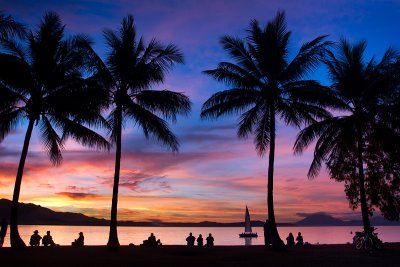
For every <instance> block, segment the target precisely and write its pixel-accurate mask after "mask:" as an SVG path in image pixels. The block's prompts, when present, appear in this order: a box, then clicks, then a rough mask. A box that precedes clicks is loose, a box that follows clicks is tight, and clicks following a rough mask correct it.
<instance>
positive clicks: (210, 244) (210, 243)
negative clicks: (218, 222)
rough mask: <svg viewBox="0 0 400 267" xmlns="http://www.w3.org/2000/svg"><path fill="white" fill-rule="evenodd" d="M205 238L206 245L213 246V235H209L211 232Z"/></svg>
mask: <svg viewBox="0 0 400 267" xmlns="http://www.w3.org/2000/svg"><path fill="white" fill-rule="evenodd" d="M206 240H207V243H206V246H207V247H212V246H214V237H213V236H212V235H211V233H209V234H208V236H207V238H206Z"/></svg>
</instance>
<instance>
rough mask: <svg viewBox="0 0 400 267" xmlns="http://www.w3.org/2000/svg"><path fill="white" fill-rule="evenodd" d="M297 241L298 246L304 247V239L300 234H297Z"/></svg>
mask: <svg viewBox="0 0 400 267" xmlns="http://www.w3.org/2000/svg"><path fill="white" fill-rule="evenodd" d="M296 241H297V243H296V246H302V245H304V241H303V237H302V235H301V233H300V232H299V233H298V234H297V237H296Z"/></svg>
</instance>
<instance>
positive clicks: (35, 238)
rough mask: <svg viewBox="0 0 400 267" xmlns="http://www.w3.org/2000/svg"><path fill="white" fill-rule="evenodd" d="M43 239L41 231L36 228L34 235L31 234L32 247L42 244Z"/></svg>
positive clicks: (30, 242)
mask: <svg viewBox="0 0 400 267" xmlns="http://www.w3.org/2000/svg"><path fill="white" fill-rule="evenodd" d="M41 239H42V237H41V236H40V235H39V231H38V230H35V231H34V232H33V235H31V240H30V241H29V245H31V246H32V247H38V246H40V240H41Z"/></svg>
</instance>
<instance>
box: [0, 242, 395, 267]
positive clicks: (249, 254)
mask: <svg viewBox="0 0 400 267" xmlns="http://www.w3.org/2000/svg"><path fill="white" fill-rule="evenodd" d="M0 259H1V266H2V267H12V266H31V267H32V266H41V267H47V266H57V267H63V266H84V267H90V266H96V267H101V266H110V267H111V266H113V267H129V266H140V267H146V266H162V267H167V266H171V267H172V266H187V267H197V266H224V267H225V266H226V267H228V266H229V267H234V266H241V267H242V266H249V267H250V266H252V267H254V266H280V267H285V266H287V267H289V266H290V267H294V266H296V267H300V266H304V267H306V266H307V267H313V266H318V267H321V266H340V267H347V266H352V267H354V266H363V267H368V266H371V267H372V266H374V267H379V266H384V267H390V266H400V243H386V244H385V249H384V250H383V251H374V252H373V253H372V254H370V255H368V254H367V253H365V252H364V251H363V250H360V251H359V250H356V249H355V248H354V246H352V245H350V244H341V245H306V246H303V247H290V248H288V250H287V251H286V252H276V251H272V250H271V249H267V248H265V247H264V246H216V247H211V248H209V247H187V246H170V245H168V246H161V247H154V248H149V247H140V246H134V247H129V246H121V247H120V249H119V250H118V251H115V252H112V251H108V250H107V248H106V247H105V246H85V247H70V246H59V247H34V248H32V247H29V248H27V249H26V250H23V251H13V250H11V249H10V248H1V249H0Z"/></svg>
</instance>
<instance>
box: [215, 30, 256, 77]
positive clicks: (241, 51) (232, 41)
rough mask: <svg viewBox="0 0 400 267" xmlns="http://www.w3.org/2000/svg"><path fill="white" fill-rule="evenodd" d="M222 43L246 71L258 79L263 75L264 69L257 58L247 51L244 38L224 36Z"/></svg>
mask: <svg viewBox="0 0 400 267" xmlns="http://www.w3.org/2000/svg"><path fill="white" fill-rule="evenodd" d="M220 43H221V44H222V46H223V48H224V49H225V50H226V51H227V52H228V53H229V54H230V55H231V57H232V58H233V59H234V60H235V62H236V63H237V65H238V66H240V67H241V68H242V69H243V70H244V71H245V72H247V73H249V74H251V76H253V77H256V78H258V79H259V78H261V77H262V76H263V75H262V71H261V70H260V69H258V66H257V64H256V62H255V58H254V57H252V55H251V54H250V53H249V51H247V49H246V46H245V44H244V42H243V40H241V39H238V38H234V37H231V36H224V37H222V38H221V40H220Z"/></svg>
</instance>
